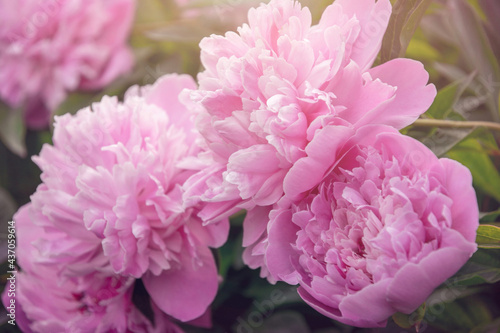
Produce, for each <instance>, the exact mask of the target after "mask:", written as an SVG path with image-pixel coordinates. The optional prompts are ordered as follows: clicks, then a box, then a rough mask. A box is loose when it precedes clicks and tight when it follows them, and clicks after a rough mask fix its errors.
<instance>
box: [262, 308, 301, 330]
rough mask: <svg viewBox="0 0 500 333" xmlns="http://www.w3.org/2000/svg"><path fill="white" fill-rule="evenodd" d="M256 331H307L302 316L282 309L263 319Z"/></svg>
mask: <svg viewBox="0 0 500 333" xmlns="http://www.w3.org/2000/svg"><path fill="white" fill-rule="evenodd" d="M255 332H256V333H309V332H311V331H310V330H309V327H308V326H307V322H306V321H305V319H304V317H303V316H302V315H301V314H300V313H299V312H296V311H282V312H278V313H276V314H273V315H272V316H271V317H270V318H269V319H267V320H266V321H264V324H263V325H262V327H260V328H258V329H257V330H256V331H255Z"/></svg>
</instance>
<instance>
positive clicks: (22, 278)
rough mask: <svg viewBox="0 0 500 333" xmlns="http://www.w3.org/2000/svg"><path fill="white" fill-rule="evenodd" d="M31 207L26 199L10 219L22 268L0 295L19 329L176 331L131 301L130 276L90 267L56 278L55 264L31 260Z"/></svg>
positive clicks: (35, 234)
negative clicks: (11, 288) (11, 308)
mask: <svg viewBox="0 0 500 333" xmlns="http://www.w3.org/2000/svg"><path fill="white" fill-rule="evenodd" d="M32 210H33V209H32V206H31V204H28V205H26V206H24V207H22V208H21V209H20V210H19V212H18V213H17V214H16V216H15V218H14V221H16V227H17V235H18V237H17V240H18V251H17V255H18V257H17V259H18V263H20V264H21V267H22V272H19V273H18V274H16V276H15V278H16V288H15V292H14V293H15V295H14V294H12V293H10V294H9V292H8V289H6V290H5V291H4V293H3V295H2V300H3V303H4V305H5V306H6V307H8V306H9V305H10V304H11V300H14V305H15V309H16V313H15V315H16V323H17V324H18V325H19V327H20V328H21V329H22V330H23V332H37V333H53V332H81V333H84V332H85V333H95V332H102V333H104V332H123V333H125V332H126V333H129V332H137V333H139V332H144V333H153V332H158V333H160V332H161V333H165V332H169V333H180V332H182V331H181V330H180V329H179V328H178V327H177V326H176V325H174V324H173V323H171V322H170V321H169V320H168V318H167V316H166V315H165V314H163V313H162V312H161V311H159V309H158V308H157V307H156V306H155V304H151V306H152V309H153V310H154V313H155V323H154V325H153V324H152V323H151V322H150V320H149V319H147V318H146V317H145V316H144V315H143V314H142V313H141V312H140V311H139V310H138V309H137V308H136V307H135V306H134V305H133V304H132V299H131V298H132V291H133V288H134V282H135V280H134V278H132V277H128V278H127V277H120V276H118V275H112V276H107V275H105V274H102V273H99V272H94V273H92V274H89V275H86V276H82V277H77V278H69V279H68V278H61V277H60V276H58V275H57V271H58V270H57V267H56V266H52V265H43V264H40V263H37V262H36V258H37V257H38V256H39V253H38V251H37V249H36V248H35V247H34V246H33V243H34V242H35V241H36V240H37V239H38V238H39V237H40V236H42V235H44V230H43V229H41V228H40V227H37V226H36V225H35V224H34V223H33V219H32V217H31V216H30V215H31V213H32ZM46 236H47V237H50V235H46Z"/></svg>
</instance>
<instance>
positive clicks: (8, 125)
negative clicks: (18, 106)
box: [0, 103, 27, 157]
mask: <svg viewBox="0 0 500 333" xmlns="http://www.w3.org/2000/svg"><path fill="white" fill-rule="evenodd" d="M25 135H26V126H25V125H24V120H23V115H22V112H21V110H11V109H9V107H8V106H7V105H5V104H3V103H0V140H2V142H3V144H4V145H5V146H6V147H7V148H8V149H9V150H10V151H12V152H13V153H14V154H16V155H18V156H21V157H25V156H26V153H27V151H26V144H25V141H24V138H25Z"/></svg>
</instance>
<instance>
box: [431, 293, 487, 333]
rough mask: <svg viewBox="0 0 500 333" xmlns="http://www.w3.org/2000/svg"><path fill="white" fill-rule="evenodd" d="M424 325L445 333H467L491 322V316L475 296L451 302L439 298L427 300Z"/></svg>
mask: <svg viewBox="0 0 500 333" xmlns="http://www.w3.org/2000/svg"><path fill="white" fill-rule="evenodd" d="M424 320H425V323H426V324H429V325H431V326H434V327H438V328H441V329H443V330H444V331H445V332H469V331H470V330H471V329H473V328H474V327H477V326H478V325H480V324H484V323H488V322H491V320H492V316H491V313H490V310H489V309H488V306H487V305H486V304H485V302H484V301H483V300H482V299H481V298H479V297H478V296H476V295H472V296H469V297H466V298H461V299H457V300H455V301H453V302H447V301H442V302H440V299H439V298H432V299H430V300H428V310H427V313H426V316H425V318H424Z"/></svg>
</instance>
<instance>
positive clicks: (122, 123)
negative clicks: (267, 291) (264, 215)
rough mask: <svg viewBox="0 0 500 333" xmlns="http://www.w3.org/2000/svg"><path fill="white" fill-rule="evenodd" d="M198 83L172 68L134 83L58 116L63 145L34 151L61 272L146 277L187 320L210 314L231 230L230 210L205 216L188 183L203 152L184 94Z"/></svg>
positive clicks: (39, 196)
mask: <svg viewBox="0 0 500 333" xmlns="http://www.w3.org/2000/svg"><path fill="white" fill-rule="evenodd" d="M194 87H195V83H194V81H193V79H192V78H191V77H190V76H187V75H180V76H176V75H168V76H165V77H163V78H161V79H159V80H158V81H157V82H156V83H155V84H154V85H153V86H150V87H146V88H142V89H140V88H138V87H133V88H131V89H130V90H129V91H128V92H127V94H126V97H125V102H124V103H119V102H118V100H117V99H116V98H111V97H104V98H103V100H102V101H101V102H100V103H95V104H94V105H93V106H92V108H86V109H83V110H80V111H79V112H78V113H77V114H76V115H75V116H71V115H69V114H68V115H64V116H62V117H56V122H55V130H54V136H53V142H54V145H53V146H50V145H45V146H44V147H43V148H42V151H41V153H40V156H38V157H35V158H34V161H35V162H36V163H37V164H38V166H39V167H40V168H41V169H42V176H41V178H42V180H43V183H42V184H41V185H40V186H39V187H38V189H37V191H36V193H35V194H34V195H33V196H32V198H31V199H32V203H33V210H34V214H35V217H34V223H35V224H36V225H38V226H40V227H43V228H44V230H45V231H46V234H47V235H50V238H48V236H47V237H45V238H42V239H41V240H39V241H37V244H36V245H37V247H38V249H39V250H40V252H41V254H42V258H41V259H40V261H42V262H44V263H50V264H58V265H64V268H63V272H62V274H64V275H68V276H81V275H86V274H90V273H91V272H94V271H96V270H97V271H100V272H103V273H106V274H118V275H120V276H124V277H134V278H142V280H143V282H144V285H145V287H146V289H147V290H148V292H149V293H150V295H151V297H152V299H153V300H154V302H155V303H156V304H157V305H158V306H159V307H160V309H161V310H163V311H164V312H166V313H167V314H169V315H171V316H173V317H175V318H177V319H180V320H183V321H188V320H192V319H195V318H197V317H199V316H200V315H202V314H203V313H204V312H205V311H206V309H207V307H208V305H209V304H210V303H211V302H212V300H213V298H214V297H215V294H216V292H217V287H218V274H217V269H216V265H215V262H214V258H213V256H212V254H211V252H210V249H209V247H219V246H221V245H222V244H223V243H224V242H225V240H226V238H227V234H228V228H229V223H228V221H227V220H224V221H222V222H220V223H216V224H213V225H210V226H204V225H202V221H201V220H200V219H199V218H198V217H197V216H196V213H197V210H198V208H197V207H185V205H184V203H183V201H182V190H181V186H182V184H183V183H184V181H185V180H186V179H187V178H188V177H190V176H191V175H192V174H193V173H194V171H192V170H189V167H191V166H189V165H188V163H186V162H184V159H186V158H188V157H190V156H193V155H195V154H197V153H198V151H199V148H197V145H195V144H194V142H195V141H196V140H197V138H198V136H197V133H196V132H195V131H194V129H193V124H192V122H191V120H190V118H191V113H190V111H189V110H188V108H187V107H186V106H184V105H183V104H181V103H180V102H179V100H178V94H179V92H180V91H181V90H183V89H184V88H190V89H193V88H194Z"/></svg>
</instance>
